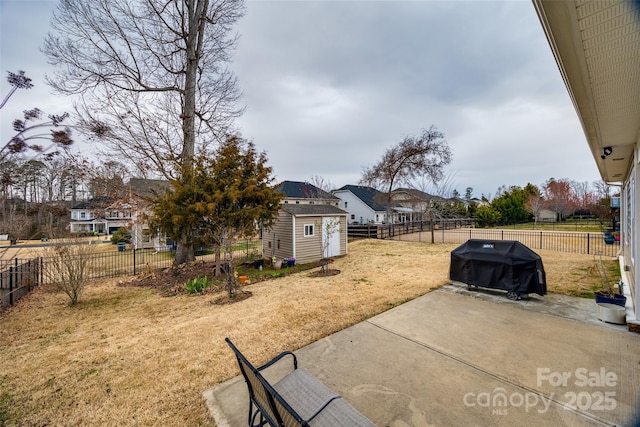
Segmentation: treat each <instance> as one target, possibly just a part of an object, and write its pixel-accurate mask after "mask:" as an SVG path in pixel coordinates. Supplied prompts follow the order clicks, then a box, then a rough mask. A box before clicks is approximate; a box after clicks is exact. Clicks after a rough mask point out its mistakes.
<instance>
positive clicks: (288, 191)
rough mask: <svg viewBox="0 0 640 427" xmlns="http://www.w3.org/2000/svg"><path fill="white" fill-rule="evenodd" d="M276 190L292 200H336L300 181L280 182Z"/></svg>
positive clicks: (313, 186)
mask: <svg viewBox="0 0 640 427" xmlns="http://www.w3.org/2000/svg"><path fill="white" fill-rule="evenodd" d="M276 190H278V191H279V192H281V193H282V194H284V195H285V197H289V198H292V199H336V200H338V198H337V197H336V196H334V195H333V194H331V193H327V192H326V191H324V190H321V189H320V188H318V187H316V186H315V185H313V184H309V183H308V182H300V181H282V182H281V183H280V184H279V185H278V187H276Z"/></svg>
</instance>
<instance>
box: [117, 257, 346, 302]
mask: <svg viewBox="0 0 640 427" xmlns="http://www.w3.org/2000/svg"><path fill="white" fill-rule="evenodd" d="M329 262H330V263H331V262H333V260H331V259H330V260H329ZM320 264H321V263H320V262H314V263H310V264H305V265H303V266H296V267H294V268H295V270H294V269H288V268H283V269H281V270H274V272H278V273H279V274H276V275H268V274H265V275H263V276H262V277H260V278H257V279H256V278H253V279H252V280H251V283H256V282H260V281H263V280H270V279H274V278H276V277H281V276H283V275H287V274H290V273H292V272H294V271H295V272H300V271H304V270H309V269H313V268H317V267H319V266H320ZM214 269H215V262H213V261H195V262H192V263H190V264H183V265H180V266H178V267H177V268H173V267H167V268H157V269H153V270H151V269H149V270H147V271H145V272H144V273H141V274H139V275H137V276H135V277H134V278H132V279H130V280H128V281H120V282H118V286H141V287H149V288H155V289H158V290H159V291H160V294H161V295H163V296H175V295H181V294H184V293H186V291H185V285H186V284H187V282H188V281H189V280H191V279H193V278H194V277H204V276H207V277H208V278H209V279H210V281H211V282H213V285H212V286H211V287H209V288H207V289H206V290H205V291H204V292H202V293H215V292H220V291H223V290H224V289H223V287H224V276H219V277H214V276H213V272H214ZM265 273H266V272H265ZM339 273H340V270H337V269H328V270H327V271H326V272H322V271H321V270H319V271H314V272H312V273H311V274H309V276H310V277H328V276H335V275H336V274H339ZM242 292H248V291H240V292H238V294H241V293H242ZM202 293H201V294H202ZM249 296H250V295H248V296H245V297H244V298H242V299H246V298H248V297H249ZM239 298H241V297H239V296H238V297H236V298H234V299H233V300H232V301H229V302H235V301H241V300H242V299H239ZM223 303H224V302H223Z"/></svg>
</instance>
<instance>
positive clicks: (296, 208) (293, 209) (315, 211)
mask: <svg viewBox="0 0 640 427" xmlns="http://www.w3.org/2000/svg"><path fill="white" fill-rule="evenodd" d="M280 207H281V208H282V209H283V210H284V211H285V212H289V213H290V214H291V215H294V216H298V215H318V216H320V215H347V212H345V211H343V210H342V209H340V208H338V207H336V206H333V205H287V204H284V205H280Z"/></svg>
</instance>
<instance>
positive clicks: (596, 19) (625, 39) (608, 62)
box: [533, 0, 640, 182]
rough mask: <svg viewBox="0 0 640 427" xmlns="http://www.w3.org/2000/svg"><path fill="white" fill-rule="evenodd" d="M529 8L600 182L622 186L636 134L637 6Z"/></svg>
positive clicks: (540, 2)
mask: <svg viewBox="0 0 640 427" xmlns="http://www.w3.org/2000/svg"><path fill="white" fill-rule="evenodd" d="M533 4H534V6H535V9H536V12H537V13H538V17H539V18H540V22H541V24H542V27H543V29H544V32H545V35H546V36H547V40H548V41H549V45H550V47H551V50H552V52H553V55H554V57H555V59H556V63H557V65H558V68H559V70H560V74H561V75H562V78H563V80H564V83H565V85H566V87H567V90H568V92H569V95H570V97H571V100H572V101H573V105H574V107H575V109H576V112H577V113H578V117H579V118H580V122H581V123H582V128H583V131H584V134H585V136H586V138H587V142H588V144H589V148H590V149H591V152H592V154H593V157H594V159H595V161H596V164H597V165H598V170H599V171H600V175H601V176H602V179H603V180H605V181H607V182H623V181H624V180H625V179H626V177H627V176H628V174H629V172H630V171H631V168H632V166H633V161H632V159H633V152H634V147H635V144H636V143H637V140H638V139H637V138H638V132H639V131H640V96H638V94H640V31H639V30H640V8H639V7H638V2H637V1H603V2H599V1H594V2H585V1H550V0H533Z"/></svg>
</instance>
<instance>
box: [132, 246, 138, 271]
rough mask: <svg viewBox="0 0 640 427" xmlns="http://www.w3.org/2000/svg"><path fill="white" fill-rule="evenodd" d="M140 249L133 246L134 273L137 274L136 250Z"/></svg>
mask: <svg viewBox="0 0 640 427" xmlns="http://www.w3.org/2000/svg"><path fill="white" fill-rule="evenodd" d="M137 251H138V250H137V249H136V248H133V275H134V276H135V275H136V252H137Z"/></svg>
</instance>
